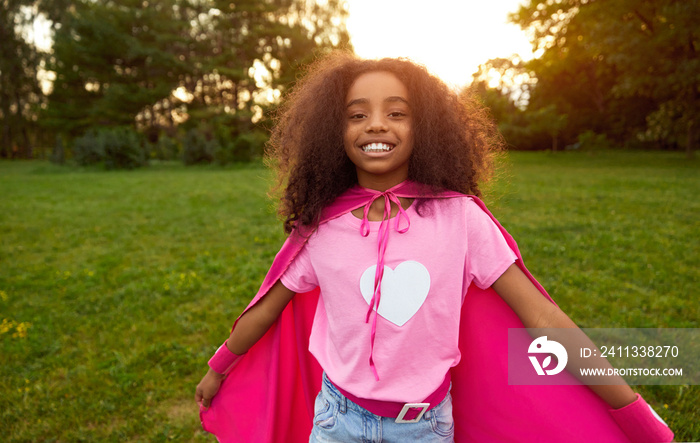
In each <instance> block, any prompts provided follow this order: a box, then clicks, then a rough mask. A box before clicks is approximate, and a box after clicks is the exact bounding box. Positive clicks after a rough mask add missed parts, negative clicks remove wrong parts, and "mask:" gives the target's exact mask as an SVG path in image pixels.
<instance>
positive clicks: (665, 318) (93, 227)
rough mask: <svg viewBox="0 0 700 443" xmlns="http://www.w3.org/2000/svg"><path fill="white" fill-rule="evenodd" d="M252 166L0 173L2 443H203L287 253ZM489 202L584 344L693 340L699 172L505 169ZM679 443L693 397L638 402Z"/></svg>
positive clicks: (562, 162) (630, 167)
mask: <svg viewBox="0 0 700 443" xmlns="http://www.w3.org/2000/svg"><path fill="white" fill-rule="evenodd" d="M269 176H270V174H269V172H268V171H267V170H266V169H265V168H263V167H262V166H260V165H250V166H245V167H243V166H240V167H231V168H226V169H222V168H219V167H194V168H185V167H184V166H182V165H179V164H174V163H173V164H154V165H151V166H149V167H147V168H143V169H140V170H135V171H98V170H94V169H92V170H83V169H77V168H74V167H58V166H55V165H51V164H48V163H45V162H34V161H31V162H0V205H1V208H2V210H1V211H0V321H2V324H1V326H0V361H1V365H0V429H2V435H1V436H0V440H2V441H10V442H39V441H46V442H53V441H56V442H74V441H108V442H123V441H143V442H151V441H155V442H157V441H206V442H213V441H214V439H213V438H212V437H211V436H210V435H208V434H206V433H205V432H203V431H201V430H200V427H199V419H198V416H197V406H196V404H195V403H194V400H193V396H194V387H195V386H196V384H197V383H198V381H199V379H200V378H201V376H202V375H203V374H204V372H206V362H207V359H208V358H209V357H210V356H211V354H212V353H213V352H214V350H215V349H216V348H217V347H218V345H220V344H221V342H222V341H223V340H224V339H225V338H226V337H227V335H228V332H229V330H230V326H231V323H232V322H233V320H234V319H235V318H236V316H237V315H238V314H239V313H240V311H241V310H242V309H243V308H244V307H245V305H246V304H247V302H248V300H249V299H250V297H251V296H252V295H253V294H254V293H255V292H256V290H257V287H258V285H259V283H260V281H261V279H262V277H263V276H264V274H265V272H266V271H267V268H268V267H269V265H270V263H271V260H272V258H273V257H274V255H275V253H276V252H277V249H278V248H279V246H280V245H281V243H282V241H283V239H284V234H283V232H282V229H281V223H280V222H279V220H278V219H277V218H276V217H275V209H274V205H273V203H272V202H271V201H270V200H268V199H267V198H266V192H267V191H268V187H269V180H268V178H269ZM486 190H487V194H486V195H485V198H484V199H485V201H486V202H487V204H488V205H489V207H490V208H491V210H492V212H493V213H494V215H495V216H496V217H497V218H498V219H499V220H500V221H501V223H502V224H503V225H504V227H505V228H506V229H508V230H509V232H510V233H511V234H512V235H513V236H514V237H515V239H516V240H517V241H518V243H519V246H520V249H521V252H522V254H523V257H524V260H525V263H526V264H527V265H528V267H529V269H530V270H531V272H532V273H533V274H534V275H535V276H536V277H537V278H538V279H539V281H540V282H541V283H542V284H543V285H544V287H545V288H547V290H548V292H549V293H550V294H551V295H552V296H553V297H554V299H555V300H556V301H557V303H558V304H559V305H560V306H561V307H562V309H563V310H564V311H565V312H567V313H568V314H569V316H570V317H572V318H573V320H574V321H575V322H577V323H578V324H579V326H581V327H588V328H594V327H596V328H615V327H620V328H621V327H628V328H633V327H634V328H637V327H639V328H642V327H675V328H700V308H699V305H700V303H698V289H697V285H698V282H699V281H700V278H699V277H700V273H699V271H698V259H699V258H700V241H699V234H700V218H699V215H700V198H699V196H700V161H699V160H697V159H695V160H687V159H686V158H685V157H684V156H683V154H682V153H664V152H594V153H586V152H563V153H557V154H551V153H546V152H539V153H511V154H509V155H508V156H506V158H505V159H504V161H503V165H502V167H501V168H500V169H499V173H498V176H497V179H496V180H495V181H494V182H492V183H490V184H489V185H488V186H487V187H486ZM635 389H637V390H639V391H640V392H642V393H643V394H644V396H645V398H646V399H647V401H648V402H649V403H650V404H652V405H653V406H654V407H655V409H656V410H657V412H659V414H660V415H661V416H662V417H663V418H664V419H665V420H666V421H667V422H668V423H669V424H670V425H671V427H672V428H673V429H674V431H675V432H676V441H698V440H700V417H698V415H697V414H698V412H697V411H698V405H699V404H700V389H698V386H640V387H637V388H635Z"/></svg>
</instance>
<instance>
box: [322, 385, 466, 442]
mask: <svg viewBox="0 0 700 443" xmlns="http://www.w3.org/2000/svg"><path fill="white" fill-rule="evenodd" d="M314 409H315V410H314V427H313V430H312V431H311V437H310V438H309V442H310V443H315V442H323V443H331V442H337V443H350V442H362V443H380V442H382V443H384V442H386V443H390V442H396V443H404V442H454V430H455V428H454V421H453V419H452V396H451V395H450V393H449V392H448V393H447V395H446V396H445V399H444V400H442V401H441V402H440V403H439V404H438V405H437V406H435V407H434V408H433V409H431V410H429V411H428V412H426V413H425V414H424V415H423V418H421V420H420V421H419V422H417V423H396V422H395V419H394V418H388V417H381V416H379V415H375V414H372V413H371V412H369V411H368V410H366V409H364V408H362V407H361V406H358V405H357V404H355V403H353V402H352V401H350V400H348V399H347V398H346V397H345V396H344V395H343V394H341V393H340V392H338V390H337V389H336V388H335V386H333V384H332V383H331V382H330V381H328V378H327V377H326V374H323V385H322V386H321V392H320V393H319V394H318V396H317V397H316V403H315V408H314Z"/></svg>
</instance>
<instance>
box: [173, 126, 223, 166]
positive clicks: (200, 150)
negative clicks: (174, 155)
mask: <svg viewBox="0 0 700 443" xmlns="http://www.w3.org/2000/svg"><path fill="white" fill-rule="evenodd" d="M217 149H218V144H217V143H216V141H214V140H207V139H206V137H205V136H204V135H203V134H202V133H201V132H200V131H199V130H197V129H196V128H192V129H190V130H189V131H187V134H185V140H184V142H183V150H182V161H183V162H184V163H185V164H186V165H196V164H198V163H211V162H212V160H214V152H215V151H216V150H217Z"/></svg>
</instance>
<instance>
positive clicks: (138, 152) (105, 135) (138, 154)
mask: <svg viewBox="0 0 700 443" xmlns="http://www.w3.org/2000/svg"><path fill="white" fill-rule="evenodd" d="M100 140H101V142H102V146H103V149H104V155H105V159H104V161H105V167H106V168H107V169H134V168H138V167H141V166H143V165H145V164H146V155H145V154H146V153H145V152H144V150H143V148H142V147H141V143H140V139H139V135H138V134H137V133H136V131H134V130H133V129H131V128H128V127H121V128H114V129H104V130H101V131H100Z"/></svg>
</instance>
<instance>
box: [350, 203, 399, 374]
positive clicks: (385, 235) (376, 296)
mask: <svg viewBox="0 0 700 443" xmlns="http://www.w3.org/2000/svg"><path fill="white" fill-rule="evenodd" d="M380 197H384V215H383V217H382V222H381V224H380V225H379V232H378V234H377V267H376V269H375V271H374V291H373V292H372V299H371V300H370V302H369V309H368V311H367V316H366V317H365V323H369V319H370V316H371V315H372V312H374V316H373V319H372V329H371V332H370V344H369V366H370V368H372V372H373V373H374V378H376V379H377V381H379V374H378V373H377V368H376V367H375V365H374V359H373V358H372V355H373V354H374V338H375V336H376V335H377V315H379V313H378V311H379V302H380V301H381V299H382V278H383V277H384V253H385V252H386V245H387V243H388V242H389V231H390V229H389V224H390V222H389V220H390V219H391V203H392V202H393V203H395V204H396V206H398V208H399V212H398V214H397V215H396V219H395V224H394V229H395V230H396V232H398V233H399V234H403V233H404V232H406V231H408V228H410V227H411V220H410V219H409V218H408V214H406V211H404V209H403V207H402V206H401V201H400V200H399V198H398V197H397V196H396V194H394V193H393V192H391V191H384V192H381V193H377V194H376V195H374V196H373V197H372V198H371V199H370V200H369V202H367V204H366V205H365V208H364V213H363V215H362V224H361V225H360V234H361V235H362V236H363V237H367V236H368V235H369V231H370V226H369V219H368V215H369V209H370V207H371V206H372V203H374V201H375V200H377V199H378V198H380ZM401 219H404V220H405V221H406V227H405V228H401Z"/></svg>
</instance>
